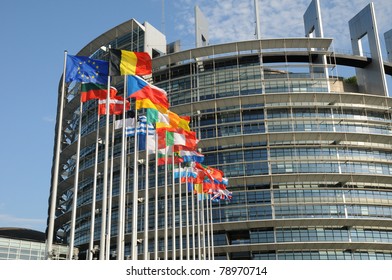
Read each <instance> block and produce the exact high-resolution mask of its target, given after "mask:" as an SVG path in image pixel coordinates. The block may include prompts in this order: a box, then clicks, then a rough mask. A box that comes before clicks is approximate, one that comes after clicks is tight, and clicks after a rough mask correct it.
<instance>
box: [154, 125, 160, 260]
mask: <svg viewBox="0 0 392 280" xmlns="http://www.w3.org/2000/svg"><path fill="white" fill-rule="evenodd" d="M158 203H159V192H158V133H157V130H156V128H155V237H154V239H155V240H154V241H155V244H154V259H155V260H158Z"/></svg>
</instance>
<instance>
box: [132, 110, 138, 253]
mask: <svg viewBox="0 0 392 280" xmlns="http://www.w3.org/2000/svg"><path fill="white" fill-rule="evenodd" d="M137 123H138V117H137V110H136V108H135V138H134V139H135V142H134V144H135V146H134V150H133V152H134V163H133V205H132V206H133V211H132V250H131V252H132V260H137V219H138V211H137V206H138V192H139V191H138V170H137V169H138V150H139V149H138V143H137V142H138V141H137V126H138V125H137Z"/></svg>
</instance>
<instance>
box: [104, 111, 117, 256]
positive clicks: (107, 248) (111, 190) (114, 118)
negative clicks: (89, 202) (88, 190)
mask: <svg viewBox="0 0 392 280" xmlns="http://www.w3.org/2000/svg"><path fill="white" fill-rule="evenodd" d="M115 122H116V115H113V116H112V144H111V145H112V150H111V155H110V157H111V160H110V179H109V198H108V221H107V227H106V228H107V230H106V231H107V240H106V259H107V260H110V243H111V242H110V238H111V230H112V202H113V169H114V132H115V131H114V123H115Z"/></svg>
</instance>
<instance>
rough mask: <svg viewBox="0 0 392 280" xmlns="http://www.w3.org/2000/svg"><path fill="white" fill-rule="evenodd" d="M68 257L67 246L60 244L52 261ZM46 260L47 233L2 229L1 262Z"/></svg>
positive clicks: (0, 243) (0, 237)
mask: <svg viewBox="0 0 392 280" xmlns="http://www.w3.org/2000/svg"><path fill="white" fill-rule="evenodd" d="M67 255H68V248H67V246H64V245H59V244H56V245H54V246H53V251H52V256H53V257H52V259H54V260H65V259H66V258H67ZM76 255H77V252H76ZM44 259H46V242H45V233H43V232H40V231H36V230H31V229H25V228H0V260H44Z"/></svg>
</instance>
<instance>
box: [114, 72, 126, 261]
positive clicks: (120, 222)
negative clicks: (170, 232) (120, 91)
mask: <svg viewBox="0 0 392 280" xmlns="http://www.w3.org/2000/svg"><path fill="white" fill-rule="evenodd" d="M125 80H126V76H125V77H124V85H125V86H124V103H123V113H122V126H121V159H120V185H119V196H118V219H117V252H116V253H117V256H116V259H117V260H123V259H124V252H123V242H124V234H125V228H124V224H125V219H124V218H125V213H124V211H125V209H124V208H125V207H124V201H125V197H124V196H125V160H126V143H125V142H126V137H125V128H126V116H125V108H126V99H125V98H126V88H127V87H126V82H125Z"/></svg>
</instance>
